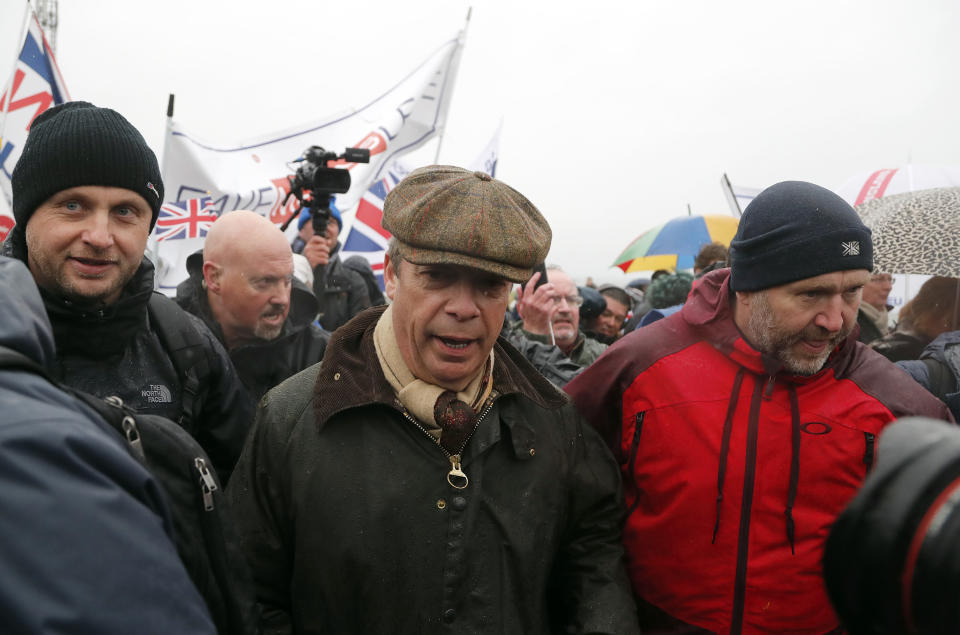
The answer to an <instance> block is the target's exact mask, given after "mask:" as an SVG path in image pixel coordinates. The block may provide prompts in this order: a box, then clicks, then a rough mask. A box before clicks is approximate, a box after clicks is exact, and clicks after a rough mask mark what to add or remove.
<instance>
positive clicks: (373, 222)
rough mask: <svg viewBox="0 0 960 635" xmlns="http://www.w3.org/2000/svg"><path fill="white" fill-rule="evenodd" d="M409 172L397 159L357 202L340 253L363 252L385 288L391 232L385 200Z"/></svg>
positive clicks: (343, 254) (354, 253)
mask: <svg viewBox="0 0 960 635" xmlns="http://www.w3.org/2000/svg"><path fill="white" fill-rule="evenodd" d="M408 173H409V170H407V169H406V168H405V167H404V166H403V165H401V164H400V163H398V162H396V161H394V162H393V164H391V165H390V167H389V168H388V169H387V170H386V175H385V176H384V177H383V178H382V179H380V180H379V181H377V182H376V183H374V184H373V185H371V186H370V188H369V189H368V190H367V191H366V192H365V193H364V194H363V198H361V199H360V202H359V203H358V204H357V212H356V215H355V216H354V218H353V222H352V223H351V225H350V232H349V233H348V234H347V235H346V238H345V239H344V241H343V249H342V250H341V253H340V257H341V258H342V259H344V260H346V259H347V258H349V257H351V256H362V257H363V258H366V260H367V262H369V263H370V267H371V268H372V269H373V275H374V276H376V278H377V284H378V285H380V290H381V291H383V289H384V286H383V257H384V255H385V254H386V252H387V242H388V241H389V240H390V232H388V231H387V230H386V229H384V228H383V224H382V221H383V202H384V201H385V200H386V198H387V194H388V193H389V192H390V190H392V189H393V188H394V187H395V186H396V185H397V183H399V182H400V181H402V180H403V179H404V177H405V176H406V175H407V174H408Z"/></svg>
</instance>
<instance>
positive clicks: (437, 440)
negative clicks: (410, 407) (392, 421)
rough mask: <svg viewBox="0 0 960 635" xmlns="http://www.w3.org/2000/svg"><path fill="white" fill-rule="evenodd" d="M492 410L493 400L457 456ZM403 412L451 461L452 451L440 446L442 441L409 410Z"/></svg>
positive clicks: (481, 414)
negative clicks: (428, 430)
mask: <svg viewBox="0 0 960 635" xmlns="http://www.w3.org/2000/svg"><path fill="white" fill-rule="evenodd" d="M491 408H493V400H492V399H491V400H489V401H488V402H487V406H486V408H484V409H483V411H482V412H481V413H480V416H478V417H477V422H476V423H475V424H473V430H471V431H470V435H469V436H468V437H467V438H466V439H464V440H463V445H462V446H460V451H459V452H457V455H459V454H460V453H461V452H463V449H464V448H466V447H467V443H469V442H470V439H472V438H473V435H474V434H475V433H476V431H477V428H479V427H480V423H481V422H482V421H483V419H484V417H486V416H487V413H488V412H490V409H491ZM401 412H402V413H403V416H404V417H405V418H406V419H407V420H408V421H410V422H411V423H412V424H413V425H415V426H417V428H419V429H420V431H421V432H423V433H424V434H425V435H427V437H428V438H429V439H430V440H431V441H433V442H434V443H435V444H436V445H437V447H438V448H440V449H441V450H443V453H444V454H446V455H447V458H448V459H449V458H450V457H451V456H453V455H452V454H450V451H449V450H447V448H445V447H443V445H441V444H440V439H438V438H436V437H434V436H433V435H432V434H430V433H429V432H427V429H426V428H424V427H423V424H421V423H420V422H419V421H417V419H416V418H415V417H414V416H413V415H411V414H410V413H409V412H407V409H406V408H404V409H403V410H402V411H401Z"/></svg>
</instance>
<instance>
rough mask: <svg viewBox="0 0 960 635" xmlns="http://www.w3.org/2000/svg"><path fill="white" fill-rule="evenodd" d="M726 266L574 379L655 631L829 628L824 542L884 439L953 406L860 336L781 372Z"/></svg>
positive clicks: (571, 388)
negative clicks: (758, 343)
mask: <svg viewBox="0 0 960 635" xmlns="http://www.w3.org/2000/svg"><path fill="white" fill-rule="evenodd" d="M729 274H730V272H729V270H726V269H725V270H719V271H715V272H713V273H711V274H709V275H707V276H705V277H704V278H702V279H701V281H700V282H699V283H698V284H697V285H696V286H695V287H694V289H693V292H692V294H691V296H690V299H688V301H687V302H686V304H685V305H684V307H683V309H682V310H681V311H680V312H678V313H675V314H673V315H671V316H669V317H667V318H665V319H663V320H660V321H658V322H655V323H654V324H651V325H650V326H646V327H644V328H642V329H640V330H638V331H635V332H634V333H631V334H629V335H627V336H626V337H624V338H623V339H621V340H620V341H619V342H617V343H615V344H614V345H613V346H611V347H610V348H609V349H608V351H607V352H606V353H605V354H604V355H603V356H602V357H600V359H598V360H597V361H596V362H595V363H594V364H593V365H592V366H591V367H590V368H588V369H587V370H585V371H584V372H583V373H582V374H581V375H579V376H578V377H577V378H576V379H574V380H573V381H572V382H571V383H570V384H568V385H567V391H568V392H569V393H570V395H571V396H572V397H573V399H574V402H575V403H576V405H577V407H578V409H579V410H580V412H582V413H583V414H584V415H585V416H586V417H587V418H588V419H589V420H590V421H591V423H593V425H594V426H596V428H597V429H598V430H599V431H600V432H601V434H602V435H603V436H604V438H605V439H606V440H607V443H608V444H609V445H610V447H611V448H612V449H613V450H614V453H615V455H616V456H617V458H618V459H619V461H620V466H621V470H622V474H623V476H624V483H625V488H626V498H627V506H628V513H629V517H628V519H627V523H626V526H625V529H624V542H625V545H626V548H627V563H628V571H629V574H630V577H631V580H632V582H633V585H634V590H635V592H636V593H637V595H638V596H639V598H640V606H641V626H644V627H645V628H647V627H649V632H697V631H696V630H694V631H690V630H682V629H683V628H687V629H689V628H690V627H691V626H692V627H695V628H698V629H703V630H705V631H712V632H717V633H759V632H764V633H774V632H775V633H809V634H822V633H828V632H830V631H832V630H834V629H836V628H837V627H838V620H837V618H836V616H835V614H834V612H833V610H832V609H831V607H830V603H829V601H828V599H827V595H826V591H825V588H824V584H823V581H822V579H821V564H820V561H821V557H822V550H823V543H824V540H825V539H826V537H827V532H828V530H829V528H830V525H831V523H832V522H833V520H834V518H835V517H836V516H837V515H838V514H839V513H840V511H841V510H842V509H843V507H844V505H845V504H846V503H847V501H848V500H849V499H850V498H851V497H852V496H853V495H854V493H855V492H856V490H857V488H858V487H859V485H860V484H861V482H862V481H863V479H864V477H865V476H866V473H867V471H868V470H869V469H870V467H871V465H872V464H873V459H874V452H875V447H876V439H877V436H878V435H879V434H880V433H881V431H882V430H883V428H884V426H886V425H887V424H888V423H890V422H891V421H893V420H894V419H895V418H897V417H900V416H904V415H925V416H929V417H934V418H939V419H944V420H950V415H949V413H948V412H947V410H946V407H945V406H944V405H943V404H942V403H940V402H939V401H937V400H936V399H934V398H933V397H932V396H931V395H930V394H929V393H927V392H926V391H924V390H922V389H918V388H919V386H916V385H915V384H914V383H911V382H907V381H906V379H907V376H906V375H905V374H904V373H903V372H902V371H900V370H899V369H897V368H896V367H895V366H894V365H893V364H891V363H890V362H888V361H887V360H886V359H884V358H883V357H882V356H880V355H878V354H876V353H875V352H873V351H871V350H869V349H868V348H867V347H866V346H864V345H862V344H860V343H859V342H857V341H856V336H857V332H856V329H854V331H853V332H852V333H851V334H850V335H849V336H848V337H847V339H846V340H844V341H843V342H842V343H841V344H840V345H838V346H837V348H836V349H835V350H834V351H833V353H832V354H831V356H830V358H829V359H828V361H827V362H826V365H825V367H824V368H823V369H822V370H821V371H819V372H818V373H816V374H814V375H812V376H809V377H806V376H797V375H791V374H788V373H786V372H785V371H783V370H782V368H781V365H780V363H779V362H778V361H776V360H773V359H771V358H769V357H767V356H765V355H762V354H761V353H760V352H758V351H757V350H755V349H753V348H752V347H751V346H750V344H749V343H748V342H747V341H746V340H745V339H744V338H743V336H742V335H741V333H740V331H739V330H738V329H737V327H736V325H735V324H734V321H733V312H732V309H731V301H732V294H731V293H730V290H729Z"/></svg>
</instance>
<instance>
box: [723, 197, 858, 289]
mask: <svg viewBox="0 0 960 635" xmlns="http://www.w3.org/2000/svg"><path fill="white" fill-rule="evenodd" d="M850 269H866V270H867V271H873V242H872V241H871V239H870V229H869V228H868V227H867V226H866V225H864V224H863V222H862V221H861V220H860V216H859V215H857V212H856V211H854V209H853V208H852V207H850V205H849V204H848V203H847V202H846V201H844V200H843V199H842V198H840V197H839V196H837V195H836V194H834V193H833V192H831V191H830V190H827V189H824V188H822V187H820V186H819V185H814V184H813V183H804V182H802V181H784V182H783V183H777V184H776V185H771V186H770V187H768V188H767V189H765V190H763V191H762V192H760V194H758V195H757V197H756V198H755V199H753V201H751V202H750V204H749V205H747V209H745V210H744V212H743V216H742V217H741V218H740V226H739V227H738V228H737V235H736V236H734V237H733V240H732V241H731V242H730V270H731V272H730V288H731V289H732V290H734V291H756V290H759V289H769V288H770V287H776V286H780V285H782V284H787V283H790V282H794V281H796V280H803V279H804V278H812V277H814V276H819V275H822V274H825V273H831V272H833V271H846V270H850Z"/></svg>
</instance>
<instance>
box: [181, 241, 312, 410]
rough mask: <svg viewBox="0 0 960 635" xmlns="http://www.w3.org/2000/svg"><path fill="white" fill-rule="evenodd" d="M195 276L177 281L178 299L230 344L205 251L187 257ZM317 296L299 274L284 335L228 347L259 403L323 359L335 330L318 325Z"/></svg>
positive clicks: (240, 372) (224, 343) (244, 380)
mask: <svg viewBox="0 0 960 635" xmlns="http://www.w3.org/2000/svg"><path fill="white" fill-rule="evenodd" d="M187 272H188V273H189V274H190V277H189V278H187V279H186V280H184V281H183V282H181V283H180V284H179V285H178V286H177V304H179V305H180V306H181V307H182V308H183V309H184V310H185V311H188V312H189V313H191V314H193V315H195V316H197V317H198V318H200V319H201V320H203V323H204V324H206V325H207V328H209V329H210V331H211V332H212V333H213V334H214V335H215V336H216V337H217V339H218V340H219V341H220V343H221V344H223V346H224V347H226V341H225V340H224V337H223V329H221V328H220V325H219V324H218V323H217V321H216V319H215V318H214V317H213V313H212V312H211V310H210V302H209V301H208V299H207V292H206V290H205V289H204V288H203V285H202V282H203V250H200V251H197V252H195V253H193V254H191V255H190V256H189V257H188V258H187ZM317 311H318V303H317V298H316V296H314V295H313V292H312V291H310V289H308V288H307V286H306V285H304V284H303V283H302V282H300V281H299V280H298V279H296V278H294V279H293V283H292V288H291V290H290V311H289V313H288V314H287V319H286V321H285V322H284V323H283V329H282V330H281V331H280V335H279V336H277V337H276V338H274V339H272V340H261V341H259V342H255V343H250V344H244V345H242V346H238V347H236V348H234V349H232V350H230V351H229V355H230V360H231V361H232V362H233V366H234V368H235V369H236V371H237V374H238V375H239V376H240V381H242V382H243V386H244V387H245V388H246V389H247V393H248V394H249V395H250V397H251V398H252V399H253V401H254V403H256V402H258V401H260V398H261V397H263V395H265V394H266V392H267V391H268V390H270V389H271V388H273V387H274V386H276V385H277V384H279V383H280V382H282V381H283V380H284V379H286V378H287V377H290V376H291V375H294V374H296V373H298V372H300V371H301V370H303V369H304V368H307V367H308V366H311V365H313V364H316V363H317V362H319V361H320V360H321V359H323V352H324V351H325V350H326V348H327V341H328V340H329V339H330V334H329V333H327V332H326V331H324V330H323V329H321V328H320V327H318V326H316V325H315V324H314V323H313V321H314V320H315V319H316V317H317Z"/></svg>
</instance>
